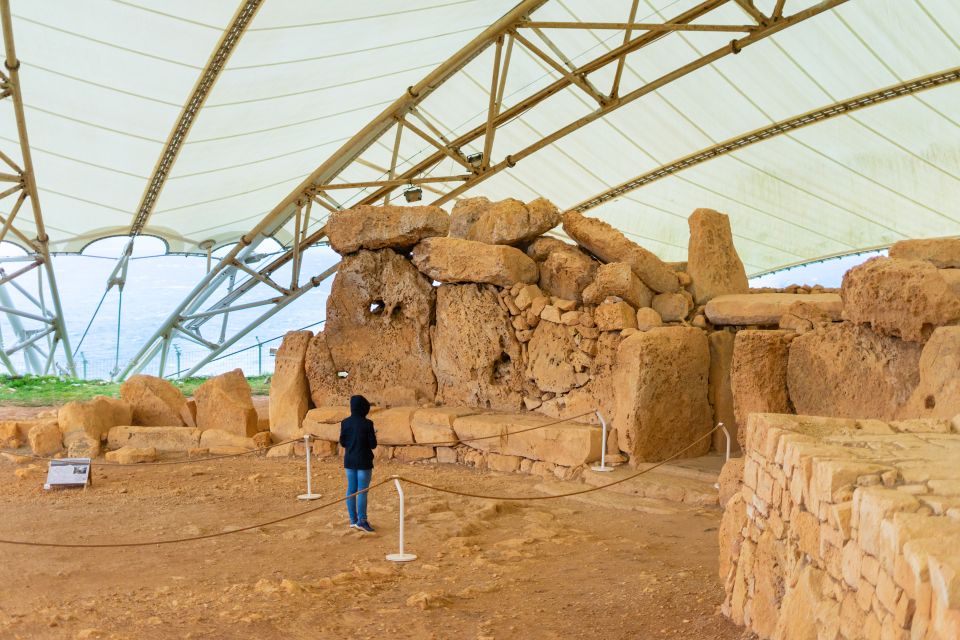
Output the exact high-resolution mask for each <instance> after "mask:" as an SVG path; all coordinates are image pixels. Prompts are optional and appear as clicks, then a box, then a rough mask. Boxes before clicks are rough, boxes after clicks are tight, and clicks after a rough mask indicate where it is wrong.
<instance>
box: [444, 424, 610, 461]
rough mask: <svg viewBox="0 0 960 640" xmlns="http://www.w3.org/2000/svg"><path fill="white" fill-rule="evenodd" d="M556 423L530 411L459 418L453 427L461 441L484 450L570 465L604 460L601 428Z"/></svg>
mask: <svg viewBox="0 0 960 640" xmlns="http://www.w3.org/2000/svg"><path fill="white" fill-rule="evenodd" d="M554 422H556V421H555V420H554V419H552V418H546V417H544V416H537V415H533V414H529V413H526V414H484V415H473V416H464V417H461V418H457V419H456V421H455V422H454V425H453V427H454V430H455V431H456V433H457V437H458V438H459V439H460V440H461V442H463V443H464V444H466V445H468V446H470V447H472V448H474V449H479V450H481V451H488V452H492V453H500V454H504V455H511V456H520V457H523V458H529V459H532V460H541V461H545V462H550V463H553V464H559V465H564V466H570V467H573V466H578V465H581V464H584V463H586V462H592V461H594V460H599V459H600V444H601V434H600V430H599V429H597V428H596V427H593V426H590V425H585V424H579V423H575V422H562V423H558V424H551V423H554Z"/></svg>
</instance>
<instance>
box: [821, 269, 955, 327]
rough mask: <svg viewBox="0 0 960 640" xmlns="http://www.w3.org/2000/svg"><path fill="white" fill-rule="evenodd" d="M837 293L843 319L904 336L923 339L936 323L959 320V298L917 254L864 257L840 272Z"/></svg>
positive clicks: (949, 322) (937, 271) (935, 270)
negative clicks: (914, 257)
mask: <svg viewBox="0 0 960 640" xmlns="http://www.w3.org/2000/svg"><path fill="white" fill-rule="evenodd" d="M840 295H841V296H842V297H843V316H844V318H845V319H847V320H849V321H851V322H859V323H864V324H869V325H870V326H871V327H873V329H874V330H875V331H877V332H878V333H882V334H884V335H888V336H897V337H899V338H902V339H904V340H907V341H910V342H924V341H926V339H927V338H928V337H930V333H931V332H932V331H933V330H934V329H935V328H936V327H938V326H943V325H947V324H953V323H956V322H958V321H960V298H958V297H957V295H956V294H955V293H954V292H953V290H952V289H951V288H950V286H949V285H948V284H947V281H946V280H945V279H944V278H943V276H942V275H940V272H939V270H938V269H937V268H936V267H934V266H933V265H932V264H930V263H929V262H926V261H923V260H896V259H893V258H883V257H880V258H873V259H871V260H867V261H866V262H864V263H863V264H861V265H858V266H856V267H854V268H853V269H850V270H849V271H848V272H847V273H846V275H844V276H843V287H842V288H841V289H840Z"/></svg>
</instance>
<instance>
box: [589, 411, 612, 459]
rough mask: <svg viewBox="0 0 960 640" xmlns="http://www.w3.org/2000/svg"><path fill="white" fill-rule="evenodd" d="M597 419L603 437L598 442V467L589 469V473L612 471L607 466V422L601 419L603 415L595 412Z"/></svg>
mask: <svg viewBox="0 0 960 640" xmlns="http://www.w3.org/2000/svg"><path fill="white" fill-rule="evenodd" d="M597 417H598V418H599V419H600V424H601V425H602V427H603V435H602V436H601V441H600V466H599V467H597V466H593V467H590V470H591V471H601V472H603V471H613V467H608V466H607V421H606V420H604V419H603V414H602V413H600V412H599V411H597Z"/></svg>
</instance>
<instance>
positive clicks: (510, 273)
mask: <svg viewBox="0 0 960 640" xmlns="http://www.w3.org/2000/svg"><path fill="white" fill-rule="evenodd" d="M413 264H414V265H415V266H416V267H417V269H419V270H420V272H421V273H423V274H424V275H426V276H427V277H428V278H430V279H431V280H438V281H440V282H451V283H459V282H476V283H484V284H494V285H497V286H499V287H512V286H513V285H514V284H516V283H518V282H524V283H528V284H532V283H535V282H536V281H537V279H538V278H539V277H540V271H539V269H538V268H537V263H536V262H534V261H533V260H531V259H530V258H529V257H527V255H526V254H525V253H523V252H522V251H520V250H519V249H515V248H514V247H510V246H506V245H494V244H486V243H484V242H475V241H472V240H460V239H458V238H427V239H426V240H424V241H423V242H421V243H420V244H418V245H417V246H416V247H414V249H413Z"/></svg>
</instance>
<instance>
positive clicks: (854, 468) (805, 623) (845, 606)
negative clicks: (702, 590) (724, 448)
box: [720, 413, 960, 640]
mask: <svg viewBox="0 0 960 640" xmlns="http://www.w3.org/2000/svg"><path fill="white" fill-rule="evenodd" d="M958 456H960V421H958V420H956V419H955V420H954V421H952V422H951V421H948V420H940V419H927V420H909V421H899V422H897V421H894V422H884V421H879V420H853V419H839V418H819V417H810V416H788V415H775V414H759V413H756V414H753V415H751V416H750V418H749V420H748V422H747V425H746V443H745V448H744V458H743V459H742V460H741V461H740V462H734V461H731V463H729V465H730V466H731V469H732V470H736V469H738V468H739V469H742V471H740V474H739V477H740V480H741V481H742V483H741V486H740V488H739V490H737V491H735V492H733V494H732V497H729V498H727V500H726V502H725V510H724V515H723V521H722V524H721V528H720V578H721V580H723V583H724V589H725V593H726V598H725V600H724V603H723V606H722V611H723V612H724V614H725V615H727V616H729V617H730V618H731V619H732V620H733V621H734V622H736V623H737V624H740V625H744V626H746V627H747V628H749V629H750V630H751V631H753V632H755V633H756V634H757V635H758V636H759V637H761V638H764V639H768V638H772V639H776V640H821V639H829V640H839V639H844V640H861V639H865V640H873V639H881V640H885V639H887V638H892V639H895V640H908V639H911V640H914V639H916V640H947V639H955V638H958V637H960V589H958V586H960V583H958V576H960V556H958V555H957V552H956V541H958V540H960V467H958V466H957V464H956V460H957V459H958ZM724 475H726V472H725V474H724ZM726 493H729V492H726ZM726 493H725V492H724V491H723V490H721V494H722V495H724V497H726Z"/></svg>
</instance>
